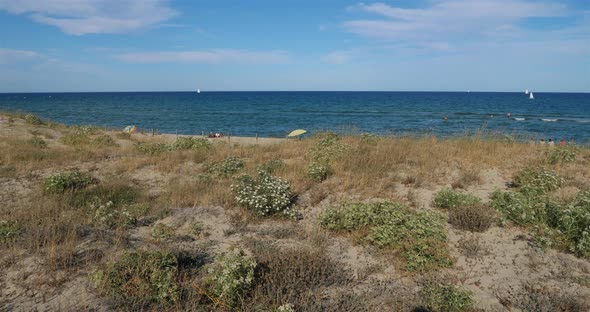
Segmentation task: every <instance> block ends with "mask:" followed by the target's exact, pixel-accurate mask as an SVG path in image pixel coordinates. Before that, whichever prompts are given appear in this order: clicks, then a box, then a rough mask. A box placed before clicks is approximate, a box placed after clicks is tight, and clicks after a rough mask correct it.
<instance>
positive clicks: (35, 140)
mask: <svg viewBox="0 0 590 312" xmlns="http://www.w3.org/2000/svg"><path fill="white" fill-rule="evenodd" d="M29 144H31V145H32V146H35V147H38V148H47V142H45V140H43V139H42V138H40V137H38V136H34V137H32V138H31V139H30V140H29Z"/></svg>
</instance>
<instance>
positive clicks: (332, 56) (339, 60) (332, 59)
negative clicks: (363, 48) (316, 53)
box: [322, 51, 353, 65]
mask: <svg viewBox="0 0 590 312" xmlns="http://www.w3.org/2000/svg"><path fill="white" fill-rule="evenodd" d="M352 58H353V53H352V52H351V51H334V52H330V53H328V54H325V55H323V56H322V60H323V61H324V62H326V63H330V64H336V65H342V64H346V63H348V62H350V61H351V60H352Z"/></svg>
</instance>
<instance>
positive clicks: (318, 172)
mask: <svg viewBox="0 0 590 312" xmlns="http://www.w3.org/2000/svg"><path fill="white" fill-rule="evenodd" d="M330 174H332V168H330V166H329V165H323V164H318V163H311V165H309V166H308V167H307V170H306V171H305V175H307V177H308V178H310V179H312V180H314V181H315V182H322V181H324V180H326V179H327V178H328V176H330Z"/></svg>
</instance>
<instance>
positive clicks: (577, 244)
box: [557, 190, 590, 258]
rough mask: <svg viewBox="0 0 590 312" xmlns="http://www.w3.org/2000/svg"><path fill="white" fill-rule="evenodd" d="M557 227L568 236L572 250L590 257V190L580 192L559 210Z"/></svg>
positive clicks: (579, 254)
mask: <svg viewBox="0 0 590 312" xmlns="http://www.w3.org/2000/svg"><path fill="white" fill-rule="evenodd" d="M557 227H558V229H559V230H561V232H562V233H563V234H564V235H565V236H566V237H567V238H568V241H569V244H570V246H569V248H570V250H571V251H572V252H574V253H575V254H576V255H577V256H580V257H584V258H590V190H588V191H584V192H580V193H579V194H578V195H577V197H576V199H575V200H574V202H573V203H571V204H570V205H568V206H567V207H566V209H564V210H563V211H562V212H561V216H560V217H559V221H558V226H557Z"/></svg>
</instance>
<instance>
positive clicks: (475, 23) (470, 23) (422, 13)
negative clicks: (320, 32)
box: [344, 0, 568, 40]
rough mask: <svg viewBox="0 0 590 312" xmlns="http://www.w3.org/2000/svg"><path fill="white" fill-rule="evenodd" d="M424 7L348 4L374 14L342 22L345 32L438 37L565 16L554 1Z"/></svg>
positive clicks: (464, 1)
mask: <svg viewBox="0 0 590 312" xmlns="http://www.w3.org/2000/svg"><path fill="white" fill-rule="evenodd" d="M431 3H432V5H431V6H429V7H426V8H401V7H396V6H393V5H388V4H385V3H373V4H365V3H362V2H361V3H358V4H357V5H354V6H350V7H348V8H347V9H348V11H350V12H351V13H365V14H367V13H368V14H372V15H375V17H373V18H369V19H366V18H365V19H354V20H349V21H346V22H345V23H344V27H345V29H346V30H347V31H349V32H352V33H355V34H358V35H361V36H365V37H371V38H377V39H382V40H432V39H436V40H441V39H443V40H444V39H452V38H457V37H465V36H469V35H472V36H478V35H480V36H483V35H485V36H490V35H491V36H493V35H502V34H505V33H509V32H512V31H514V28H515V27H516V24H517V23H518V22H520V21H522V20H525V19H528V18H534V17H557V16H563V15H566V14H567V13H568V12H567V8H566V6H564V5H563V4H559V3H555V2H542V1H531V0H436V1H433V2H431Z"/></svg>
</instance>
